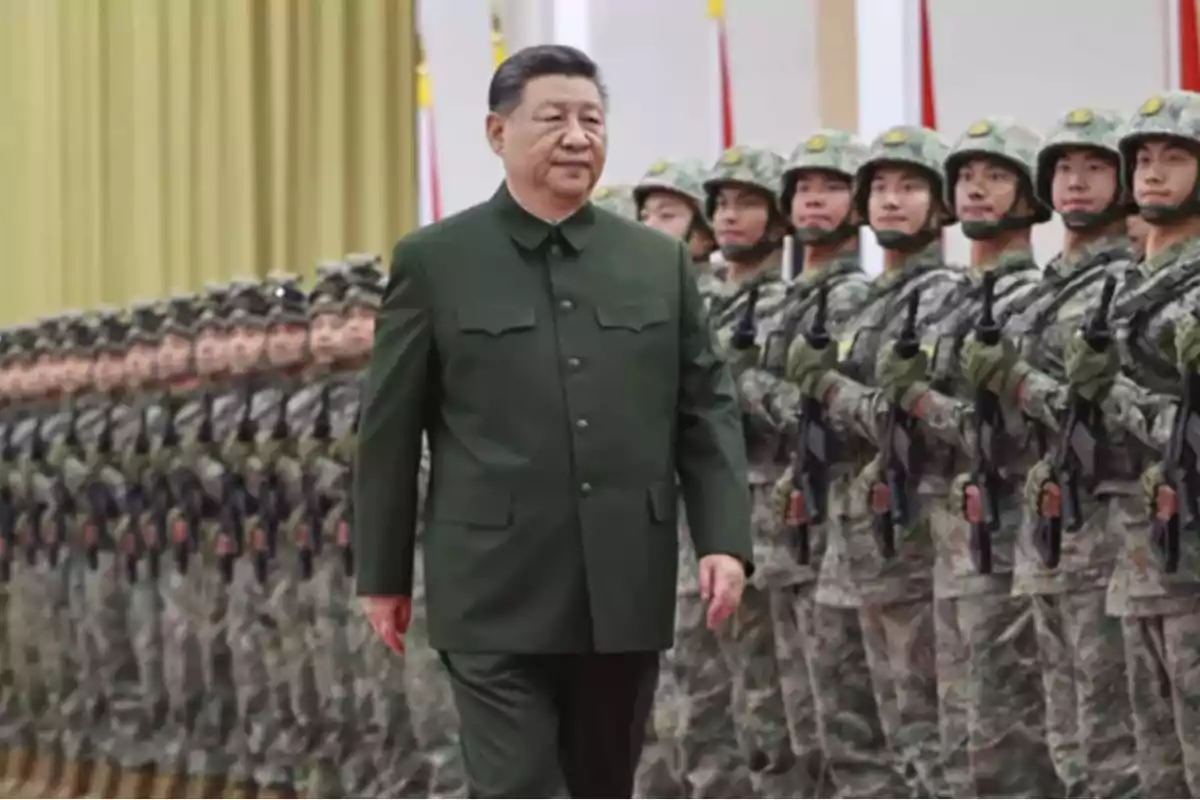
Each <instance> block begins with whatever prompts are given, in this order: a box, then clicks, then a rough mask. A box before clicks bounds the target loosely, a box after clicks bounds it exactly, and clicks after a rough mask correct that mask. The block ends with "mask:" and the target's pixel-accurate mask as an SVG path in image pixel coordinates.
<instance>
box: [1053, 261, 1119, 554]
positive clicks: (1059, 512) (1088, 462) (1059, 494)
mask: <svg viewBox="0 0 1200 800" xmlns="http://www.w3.org/2000/svg"><path fill="white" fill-rule="evenodd" d="M1116 290H1117V279H1116V277H1115V276H1112V275H1110V276H1109V277H1108V278H1107V279H1106V280H1105V281H1104V289H1103V290H1102V291H1101V294H1100V305H1099V306H1097V307H1096V310H1095V311H1094V312H1093V313H1092V315H1091V316H1090V317H1089V318H1088V319H1087V320H1086V321H1085V322H1084V324H1083V326H1082V328H1081V330H1082V333H1083V339H1084V341H1085V342H1086V343H1087V345H1088V347H1090V348H1091V349H1092V351H1093V352H1096V353H1102V352H1104V351H1105V350H1107V349H1108V347H1109V345H1110V344H1112V332H1111V331H1110V330H1109V327H1108V312H1109V308H1111V307H1112V302H1113V297H1114V295H1115V294H1116ZM1103 430H1104V428H1103V420H1102V415H1101V413H1100V409H1099V408H1098V407H1097V405H1096V404H1095V403H1092V402H1091V401H1089V400H1086V399H1084V398H1083V397H1081V396H1080V395H1079V394H1078V393H1077V392H1072V393H1071V406H1070V411H1069V412H1068V414H1067V424H1066V427H1064V428H1063V432H1062V435H1061V438H1060V439H1059V441H1058V445H1057V448H1056V450H1055V454H1054V457H1053V460H1052V461H1051V463H1050V478H1049V480H1047V481H1046V483H1045V484H1043V485H1042V492H1043V497H1045V498H1046V499H1048V500H1050V501H1051V502H1050V503H1049V504H1048V505H1049V508H1039V510H1038V511H1039V514H1038V517H1039V518H1038V523H1037V528H1036V529H1035V530H1034V534H1033V544H1034V547H1036V548H1037V551H1038V553H1039V555H1041V557H1042V562H1043V563H1044V564H1045V565H1046V566H1048V567H1050V568H1051V569H1054V568H1055V567H1057V566H1058V562H1059V559H1060V558H1061V557H1062V534H1063V526H1064V524H1065V525H1066V530H1068V531H1071V532H1072V533H1074V532H1076V531H1079V530H1081V529H1082V528H1083V507H1082V505H1081V503H1080V499H1079V493H1080V480H1081V479H1082V480H1083V482H1084V485H1085V486H1086V487H1087V488H1088V489H1090V488H1092V484H1094V482H1095V476H1096V444H1097V437H1098V434H1102V433H1103ZM1064 520H1065V523H1064Z"/></svg>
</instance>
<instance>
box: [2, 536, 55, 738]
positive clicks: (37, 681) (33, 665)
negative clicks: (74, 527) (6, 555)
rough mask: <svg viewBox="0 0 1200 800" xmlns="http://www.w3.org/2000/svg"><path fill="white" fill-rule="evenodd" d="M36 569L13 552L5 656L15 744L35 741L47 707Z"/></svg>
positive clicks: (23, 556) (20, 554)
mask: <svg viewBox="0 0 1200 800" xmlns="http://www.w3.org/2000/svg"><path fill="white" fill-rule="evenodd" d="M40 594H41V592H40V591H39V588H38V575H37V568H36V567H34V566H31V565H30V564H29V563H28V562H27V561H26V557H25V553H24V552H20V553H14V558H13V563H12V574H11V578H10V580H9V584H8V600H9V602H8V608H7V612H8V615H7V621H8V625H7V628H8V640H7V643H8V658H9V664H10V665H11V668H12V677H13V707H14V716H15V732H14V736H13V741H14V743H15V745H16V746H20V747H32V746H34V745H35V744H36V742H37V738H36V734H37V721H38V720H39V719H40V718H41V716H42V713H43V712H44V711H45V708H46V682H45V676H44V675H43V674H42V672H41V669H40V668H39V665H38V651H37V637H38V634H39V632H40V628H39V624H40V620H39V619H38V617H37V608H38V603H39V602H40Z"/></svg>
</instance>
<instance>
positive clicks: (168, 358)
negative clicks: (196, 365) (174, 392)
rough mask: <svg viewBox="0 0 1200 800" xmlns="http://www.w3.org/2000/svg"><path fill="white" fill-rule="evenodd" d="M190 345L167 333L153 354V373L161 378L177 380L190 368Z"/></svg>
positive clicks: (184, 340)
mask: <svg viewBox="0 0 1200 800" xmlns="http://www.w3.org/2000/svg"><path fill="white" fill-rule="evenodd" d="M191 360H192V343H191V342H190V341H188V340H187V339H185V338H184V337H182V336H178V335H176V334H173V333H168V334H167V335H166V336H164V337H163V340H162V343H161V344H160V345H159V346H158V350H157V351H156V353H155V371H156V372H157V373H158V375H159V376H160V377H163V378H178V377H179V376H181V375H186V374H187V372H188V370H189V369H190V368H191Z"/></svg>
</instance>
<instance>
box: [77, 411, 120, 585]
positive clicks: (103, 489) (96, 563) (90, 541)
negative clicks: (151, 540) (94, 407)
mask: <svg viewBox="0 0 1200 800" xmlns="http://www.w3.org/2000/svg"><path fill="white" fill-rule="evenodd" d="M112 450H113V419H112V404H111V403H110V404H109V405H108V406H107V407H106V408H105V410H104V426H103V427H102V428H101V429H100V438H99V439H98V440H97V442H96V457H97V459H98V460H99V459H101V458H107V457H109V456H111V455H112ZM86 492H87V499H88V516H89V517H90V525H91V526H93V527H92V529H91V530H90V531H89V532H88V535H87V536H86V537H85V542H84V546H85V549H86V552H85V555H86V556H87V565H88V569H90V570H91V571H92V572H95V571H96V570H97V569H99V568H100V543H101V542H108V541H109V540H110V539H109V530H108V518H109V510H110V508H111V506H112V498H111V496H110V494H109V491H108V487H107V486H105V485H104V483H103V482H102V481H100V480H99V479H94V480H91V481H88V485H87V489H86Z"/></svg>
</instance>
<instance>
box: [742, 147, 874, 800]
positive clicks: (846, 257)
mask: <svg viewBox="0 0 1200 800" xmlns="http://www.w3.org/2000/svg"><path fill="white" fill-rule="evenodd" d="M866 157H867V149H866V147H865V146H864V145H863V144H862V143H861V142H859V141H858V140H857V139H855V138H854V137H853V136H852V135H850V134H848V133H845V132H842V131H833V130H823V131H818V132H817V133H814V134H813V135H812V136H810V137H808V138H807V139H806V140H805V141H804V142H802V143H801V144H800V145H799V146H797V147H796V148H795V150H794V152H793V153H792V156H791V158H790V159H789V160H788V162H787V165H786V168H785V170H784V172H783V174H782V176H781V183H780V187H781V188H780V195H779V199H780V205H781V208H782V209H783V211H784V213H785V214H789V213H790V210H789V207H790V205H791V200H792V194H793V191H794V186H795V182H796V180H797V179H798V178H799V177H800V176H801V175H802V174H803V173H804V172H805V171H807V170H822V171H828V172H833V173H836V174H839V175H842V176H844V177H845V178H846V179H847V180H848V181H852V180H853V179H854V176H855V175H856V173H857V171H858V169H859V167H860V166H861V164H862V162H863V161H864V160H865V159H866ZM851 214H853V211H851ZM795 235H796V237H797V238H801V239H803V240H804V241H805V243H808V242H810V241H816V240H819V241H820V242H822V243H826V244H839V243H844V242H847V241H850V240H851V239H853V240H854V242H855V243H857V236H858V224H857V223H856V222H853V221H851V220H849V219H848V220H846V221H844V222H842V223H841V224H840V225H838V226H836V227H835V228H834V229H833V231H804V230H801V231H797V232H796V234H795ZM821 291H825V292H827V294H826V300H825V302H826V319H825V326H826V328H827V330H828V331H829V333H830V335H831V336H832V337H834V338H835V339H836V337H838V336H841V335H844V333H845V327H846V325H847V324H848V322H849V321H850V320H851V319H852V318H853V317H854V316H855V315H856V314H857V313H858V312H859V310H860V309H861V307H862V305H863V304H864V303H865V302H866V299H867V296H868V294H869V292H870V286H869V283H868V281H867V278H866V275H865V274H864V273H863V272H862V268H861V266H860V263H859V258H858V253H857V248H855V249H853V250H848V249H845V248H843V249H841V250H839V251H837V252H835V254H834V255H832V256H831V257H830V258H829V260H827V261H825V262H815V261H810V262H808V263H806V265H805V270H804V271H803V272H802V273H801V274H800V275H798V276H797V277H796V278H795V279H794V280H793V281H792V284H791V286H790V288H789V293H788V296H787V298H786V299H785V301H784V302H783V303H782V304H780V305H779V306H778V308H777V310H776V313H775V314H774V315H772V316H771V317H769V318H767V319H765V320H762V322H761V324H762V325H763V327H764V328H765V329H766V330H767V333H766V337H765V340H766V345H765V347H764V348H763V350H762V354H761V357H760V360H759V363H758V364H756V365H754V366H752V367H750V368H748V369H746V370H744V371H743V372H742V373H741V374H740V376H739V381H738V383H739V390H740V391H741V396H742V398H743V403H744V404H745V406H746V407H747V409H748V415H749V419H750V423H749V424H750V425H751V426H752V427H754V428H757V429H759V430H763V431H771V432H772V434H773V435H775V436H778V437H780V439H781V441H783V443H782V444H781V446H782V447H783V448H787V446H788V445H789V444H790V445H791V446H795V443H796V442H797V441H798V439H797V435H798V431H797V425H798V424H800V423H799V421H798V416H797V415H798V414H799V412H800V408H801V396H800V392H799V389H798V387H797V386H796V385H795V384H793V383H790V382H789V381H787V380H786V379H784V378H783V373H784V370H785V367H786V361H787V349H788V345H789V344H790V343H791V342H792V341H793V340H794V339H796V338H797V337H798V336H802V335H804V334H805V333H806V332H807V331H808V330H809V329H810V328H811V327H812V325H813V322H814V318H815V314H816V308H817V302H818V295H819V294H820V292H821ZM830 456H831V459H830V463H829V464H827V465H825V467H824V473H825V474H824V476H823V479H824V481H825V484H826V492H828V491H829V490H830V489H832V488H833V487H834V486H836V485H837V484H838V482H839V480H840V478H841V477H843V474H844V473H845V472H846V470H847V468H848V466H849V465H850V464H851V463H852V460H847V459H846V458H844V457H843V456H844V454H843V453H842V452H841V450H840V448H835V452H833V453H832V454H830ZM790 470H791V467H788V470H787V471H786V472H785V473H784V476H783V477H784V480H783V481H782V483H783V484H784V485H785V486H786V485H790V482H791V471H790ZM826 502H828V499H826ZM778 505H779V503H777V502H767V503H765V504H764V507H763V508H762V509H761V511H762V513H763V514H764V518H763V519H762V520H761V528H762V531H763V534H764V539H763V541H760V542H758V550H759V552H758V553H757V557H756V560H757V561H758V564H759V567H758V569H759V572H758V575H759V576H761V578H760V580H761V581H762V582H763V583H764V585H765V586H766V587H767V589H768V592H769V593H770V596H771V599H772V604H771V605H772V612H773V617H774V618H773V623H774V628H775V633H776V635H775V644H776V651H777V653H776V655H777V659H778V661H779V665H780V679H781V683H782V686H783V700H784V710H785V712H786V713H787V719H788V729H789V734H790V737H791V740H792V747H793V750H794V751H795V752H796V754H797V755H798V757H799V759H800V761H801V767H802V769H804V770H806V771H807V773H808V776H809V778H810V780H811V783H812V788H813V790H814V796H822V795H823V794H824V793H826V792H828V791H829V790H830V787H829V786H828V785H827V778H828V772H827V770H826V769H825V760H826V759H825V752H826V750H827V749H828V748H826V746H825V743H824V742H823V741H822V738H823V736H822V734H824V735H825V736H828V735H831V734H832V733H835V732H836V720H834V719H832V717H829V718H827V717H824V716H819V714H818V712H819V710H820V711H822V712H823V711H824V710H825V709H826V708H827V707H828V706H827V704H826V703H824V702H822V700H821V698H820V697H819V696H818V690H824V692H825V693H826V694H829V693H832V692H836V691H837V690H836V688H834V680H833V679H832V677H831V676H830V675H829V673H828V672H827V671H826V672H821V671H819V667H820V666H821V665H822V664H824V666H826V667H828V666H830V665H829V664H828V662H824V661H823V660H822V659H821V657H820V654H818V653H816V652H815V645H814V638H813V637H814V626H815V624H816V614H817V611H816V609H815V590H816V582H817V565H818V564H820V563H821V560H822V558H823V557H824V553H825V539H826V527H827V525H828V523H827V522H825V521H818V520H813V521H812V524H811V526H810V528H809V530H808V532H807V536H808V559H807V560H806V561H804V563H800V561H799V560H798V557H799V556H800V555H801V553H800V552H798V551H797V549H796V546H795V545H796V543H793V542H788V541H785V540H784V536H783V534H784V527H783V524H782V523H783V521H784V515H783V514H781V513H780V512H779V508H778ZM831 725H832V728H831ZM834 749H836V748H834Z"/></svg>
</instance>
